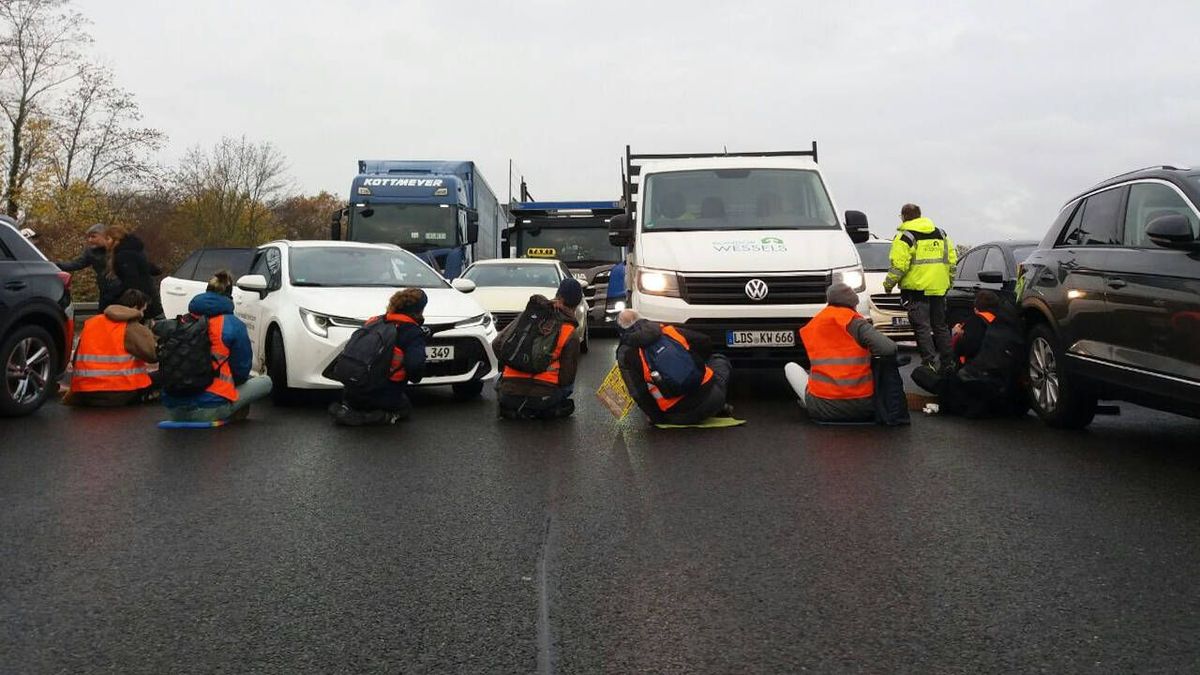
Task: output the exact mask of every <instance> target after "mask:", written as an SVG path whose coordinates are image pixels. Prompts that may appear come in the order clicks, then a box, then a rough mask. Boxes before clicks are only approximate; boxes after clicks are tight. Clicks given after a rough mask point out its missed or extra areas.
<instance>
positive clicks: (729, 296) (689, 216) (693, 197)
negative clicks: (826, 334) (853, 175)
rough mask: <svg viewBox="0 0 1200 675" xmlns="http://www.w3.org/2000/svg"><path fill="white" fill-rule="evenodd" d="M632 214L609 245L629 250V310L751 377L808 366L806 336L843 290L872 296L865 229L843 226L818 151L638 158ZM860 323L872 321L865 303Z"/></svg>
mask: <svg viewBox="0 0 1200 675" xmlns="http://www.w3.org/2000/svg"><path fill="white" fill-rule="evenodd" d="M626 156H627V160H626V170H627V172H628V177H627V178H626V181H625V204H626V213H625V214H624V215H618V216H615V217H614V218H613V220H612V225H610V232H609V239H610V242H611V243H612V244H613V245H616V246H628V247H629V254H628V257H627V262H628V265H627V268H626V278H627V285H626V287H627V288H628V289H629V297H630V302H631V306H632V308H633V309H636V310H637V311H638V312H640V313H641V315H642V316H643V317H645V318H648V319H652V320H654V321H661V322H665V323H671V324H676V325H685V326H687V327H688V328H691V329H694V330H698V331H702V332H704V333H707V334H709V335H710V336H711V337H712V338H713V342H714V346H715V347H716V348H717V349H719V350H720V351H722V352H724V353H726V354H728V355H729V356H730V357H731V358H734V359H737V360H738V361H739V362H741V363H743V364H745V365H751V366H754V365H762V366H770V365H777V364H778V363H779V362H780V361H784V360H795V359H800V360H803V349H802V347H801V345H800V337H799V334H798V331H799V329H800V328H801V327H803V326H804V324H805V323H807V322H808V320H809V319H811V318H812V317H813V316H814V315H816V313H817V312H819V311H820V310H821V308H822V307H824V306H825V289H826V288H828V287H829V285H830V284H832V283H834V282H835V281H842V282H845V283H846V284H848V285H849V286H850V287H851V288H854V289H855V290H857V291H860V292H861V291H863V290H864V289H865V281H864V276H863V268H862V263H861V262H860V260H859V256H858V252H857V250H855V247H854V243H855V242H860V241H866V239H867V237H869V236H870V235H869V233H868V231H867V217H866V215H864V214H863V213H861V212H859V211H847V212H846V214H845V220H844V222H843V221H842V220H841V219H839V218H838V211H837V209H836V207H835V205H834V201H833V197H832V196H831V195H830V194H829V189H828V188H827V187H826V185H825V181H824V179H823V178H822V176H821V171H820V169H819V168H818V167H817V162H816V159H817V144H816V143H815V142H814V143H813V144H812V150H805V151H798V152H764V153H747V154H728V153H722V154H713V155H694V154H688V155H633V154H630V153H629V148H628V147H626ZM859 297H860V304H859V310H858V311H859V313H860V314H862V315H863V316H868V317H869V316H870V300H869V298H868V297H867V296H866V294H865V293H863V294H861V295H860V296H859Z"/></svg>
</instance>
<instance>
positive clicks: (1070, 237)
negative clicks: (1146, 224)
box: [1060, 187, 1125, 246]
mask: <svg viewBox="0 0 1200 675" xmlns="http://www.w3.org/2000/svg"><path fill="white" fill-rule="evenodd" d="M1124 197H1125V188H1124V187H1119V188H1112V189H1110V190H1105V191H1104V192H1097V193H1096V194H1094V195H1092V196H1091V197H1088V198H1087V199H1085V200H1084V203H1083V205H1082V206H1080V208H1079V210H1078V211H1076V212H1075V216H1074V217H1073V218H1071V224H1070V225H1068V226H1067V233H1066V235H1065V236H1064V237H1063V238H1062V240H1061V241H1060V244H1062V245H1063V246H1114V245H1119V244H1120V243H1121V235H1120V232H1119V227H1120V222H1121V220H1122V218H1121V216H1122V215H1123V214H1122V213H1121V205H1122V203H1123V202H1124Z"/></svg>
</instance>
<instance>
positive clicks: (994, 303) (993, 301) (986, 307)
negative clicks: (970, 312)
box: [975, 288, 1000, 312]
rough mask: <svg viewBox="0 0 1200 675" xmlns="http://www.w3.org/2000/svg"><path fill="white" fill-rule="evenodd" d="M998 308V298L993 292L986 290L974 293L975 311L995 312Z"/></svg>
mask: <svg viewBox="0 0 1200 675" xmlns="http://www.w3.org/2000/svg"><path fill="white" fill-rule="evenodd" d="M999 308H1000V296H999V295H996V292H995V291H989V290H987V289H986V288H985V289H983V290H981V291H978V292H976V293H975V309H977V310H979V311H981V312H995V311H996V310H997V309H999Z"/></svg>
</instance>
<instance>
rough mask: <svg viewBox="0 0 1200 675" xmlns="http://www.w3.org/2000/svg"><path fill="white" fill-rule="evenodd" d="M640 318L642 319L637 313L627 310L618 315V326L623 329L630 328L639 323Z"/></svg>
mask: <svg viewBox="0 0 1200 675" xmlns="http://www.w3.org/2000/svg"><path fill="white" fill-rule="evenodd" d="M639 318H640V317H639V316H638V313H637V311H635V310H632V309H626V310H623V311H622V312H621V313H620V314H618V315H617V325H618V326H620V327H621V328H629V327H630V326H632V325H633V324H635V323H637V320H638V319H639Z"/></svg>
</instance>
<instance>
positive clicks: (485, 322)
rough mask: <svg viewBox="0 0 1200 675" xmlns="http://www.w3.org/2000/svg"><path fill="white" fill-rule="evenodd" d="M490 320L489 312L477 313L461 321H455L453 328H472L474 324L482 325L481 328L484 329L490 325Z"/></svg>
mask: <svg viewBox="0 0 1200 675" xmlns="http://www.w3.org/2000/svg"><path fill="white" fill-rule="evenodd" d="M492 321H493V319H492V315H491V313H490V312H484V313H483V314H478V315H476V316H473V317H471V318H469V319H463V320H462V321H459V322H457V323H455V324H454V327H455V328H474V327H476V326H482V327H483V328H485V329H486V328H487V327H488V326H490V325H492Z"/></svg>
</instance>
